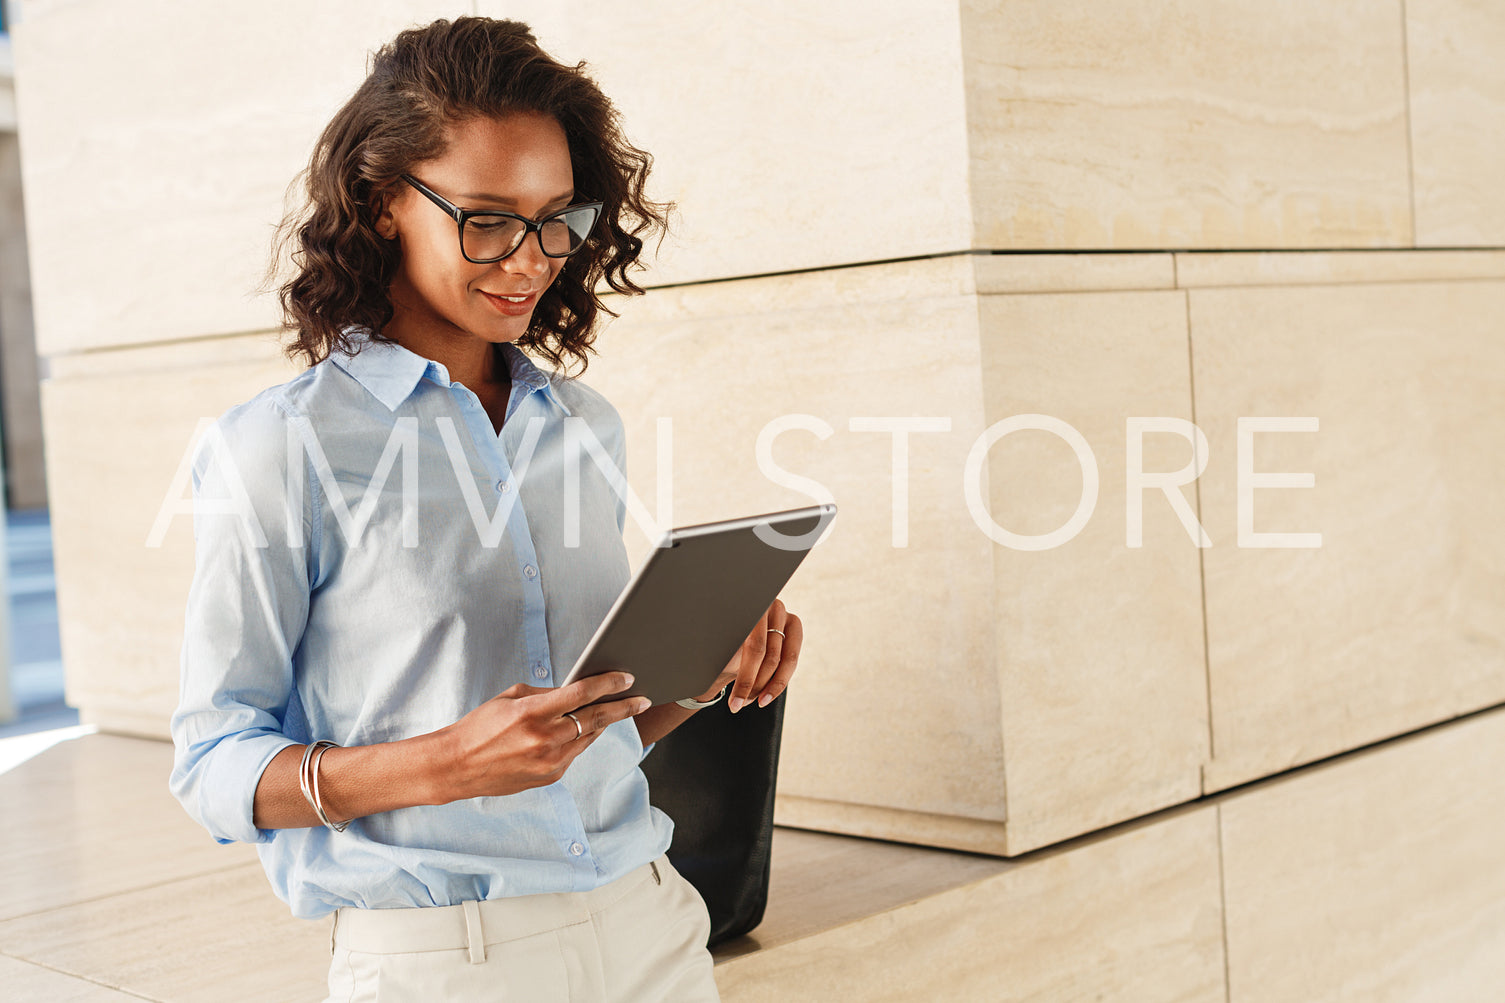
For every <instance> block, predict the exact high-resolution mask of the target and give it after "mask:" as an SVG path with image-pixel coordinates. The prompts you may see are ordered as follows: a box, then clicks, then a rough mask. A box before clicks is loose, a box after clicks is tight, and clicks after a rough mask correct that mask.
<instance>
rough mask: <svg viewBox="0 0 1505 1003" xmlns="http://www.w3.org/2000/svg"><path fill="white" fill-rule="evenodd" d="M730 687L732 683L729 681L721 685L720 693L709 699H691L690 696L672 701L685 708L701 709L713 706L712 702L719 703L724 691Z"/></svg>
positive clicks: (724, 694)
mask: <svg viewBox="0 0 1505 1003" xmlns="http://www.w3.org/2000/svg"><path fill="white" fill-rule="evenodd" d="M731 688H732V684H731V683H727V684H726V685H725V686H723V687H721V692H720V693H717V694H716V695H715V696H713V697H711V699H709V700H704V701H702V700H695V699H692V698H690V697H685V698H684V699H683V700H676V701H674V702H675V703H677V704H679V705H680V706H681V707H683V708H684V709H685V710H700V709H702V708H704V707H710V706H713V705H714V704H718V703H720V702H721V698H722V697H724V696H726V691H727V690H729V689H731Z"/></svg>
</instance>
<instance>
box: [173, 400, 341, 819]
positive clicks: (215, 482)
mask: <svg viewBox="0 0 1505 1003" xmlns="http://www.w3.org/2000/svg"><path fill="white" fill-rule="evenodd" d="M287 428H288V419H287V416H286V414H285V413H284V412H283V411H282V410H281V408H280V407H279V406H278V405H277V404H276V403H275V402H274V401H272V400H271V399H269V398H268V397H265V396H263V397H258V398H255V399H253V400H251V401H249V402H247V403H245V404H242V405H239V406H237V407H235V408H232V409H231V410H229V411H227V412H226V413H225V414H224V415H222V416H221V417H220V418H219V419H218V421H217V422H216V423H215V424H214V425H213V426H212V428H210V429H209V430H208V432H207V433H206V434H205V435H204V437H203V439H202V440H201V441H200V444H199V447H198V450H197V451H196V453H195V455H194V463H193V497H194V519H193V523H194V574H193V583H192V585H191V586H190V588H189V593H188V603H187V609H186V615H185V622H184V634H183V649H182V658H181V664H180V679H179V702H178V708H177V711H176V712H175V713H174V714H173V717H172V723H171V730H172V739H173V747H174V760H173V770H172V775H171V778H170V780H169V787H170V789H171V791H172V793H173V796H174V797H176V798H177V799H178V801H179V802H180V803H181V804H182V805H183V807H184V809H185V810H187V812H188V814H189V815H190V816H192V817H193V818H194V819H195V820H196V821H197V822H198V823H199V824H200V825H202V826H203V827H204V828H205V829H207V830H208V831H209V833H210V835H212V836H213V837H214V838H215V839H216V840H217V841H218V842H220V843H230V842H236V841H240V842H265V841H266V840H268V839H270V838H271V835H272V831H271V830H264V829H257V828H256V826H255V823H254V822H253V821H252V818H253V804H254V801H255V795H256V787H257V784H258V782H259V781H260V779H261V774H262V772H263V771H264V770H265V769H266V767H267V764H268V763H270V762H271V760H272V757H274V756H275V755H277V753H278V752H280V751H281V750H282V749H284V748H286V747H287V746H289V745H294V744H297V743H296V742H295V741H294V739H292V738H289V737H288V736H287V735H286V734H284V733H283V722H284V720H285V719H286V716H287V710H288V704H289V700H290V699H291V698H292V695H293V692H294V679H293V653H294V652H295V651H296V650H297V647H298V643H299V641H300V640H301V638H302V636H303V629H304V626H305V624H306V623H307V620H308V605H309V593H310V585H309V583H310V574H309V569H310V568H311V567H313V566H314V565H313V564H312V563H311V557H310V555H311V554H312V552H313V551H314V549H315V547H316V539H315V538H314V535H315V534H316V533H317V531H318V526H317V519H316V518H315V510H314V508H313V506H312V504H311V503H310V501H309V496H308V490H307V487H308V479H307V477H306V476H304V477H301V478H297V479H295V481H294V487H291V488H290V486H289V483H288V477H287V471H288V466H289V464H290V463H295V464H299V466H300V468H301V467H302V465H303V463H304V461H305V454H304V453H303V452H301V451H297V450H290V449H289V446H288V436H287ZM298 472H299V473H300V474H306V471H304V470H302V469H300V470H299V471H298ZM299 480H301V482H302V486H303V487H302V490H296V493H295V489H296V486H297V484H298V481H299ZM290 526H291V530H290V529H289V527H290Z"/></svg>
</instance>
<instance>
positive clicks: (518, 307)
mask: <svg viewBox="0 0 1505 1003" xmlns="http://www.w3.org/2000/svg"><path fill="white" fill-rule="evenodd" d="M481 295H482V296H485V297H486V302H488V303H490V304H491V305H492V306H494V307H496V308H497V309H498V310H500V311H501V312H502V313H504V314H506V315H507V316H509V317H521V316H522V315H524V314H526V313H530V312H531V311H532V310H533V304H534V302H535V301H536V300H537V299H538V293H536V292H531V293H525V294H523V295H521V296H506V295H499V294H497V293H488V292H486V291H485V290H484V289H483V290H481Z"/></svg>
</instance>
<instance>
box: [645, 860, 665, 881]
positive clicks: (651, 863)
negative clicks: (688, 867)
mask: <svg viewBox="0 0 1505 1003" xmlns="http://www.w3.org/2000/svg"><path fill="white" fill-rule="evenodd" d="M648 866H649V867H651V868H653V883H654V884H656V885H661V884H663V883H664V879H663V878H661V877H659V876H658V861H657V860H650V861H648Z"/></svg>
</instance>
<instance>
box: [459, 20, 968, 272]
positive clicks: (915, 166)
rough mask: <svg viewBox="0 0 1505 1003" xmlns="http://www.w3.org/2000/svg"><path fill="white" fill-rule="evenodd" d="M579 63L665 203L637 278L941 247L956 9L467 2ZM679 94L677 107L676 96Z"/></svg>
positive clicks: (961, 165) (818, 263) (951, 207)
mask: <svg viewBox="0 0 1505 1003" xmlns="http://www.w3.org/2000/svg"><path fill="white" fill-rule="evenodd" d="M476 13H478V14H485V15H489V16H492V17H514V18H519V19H521V20H523V21H526V22H528V23H529V24H530V25H532V26H533V28H534V30H535V31H536V33H537V34H538V37H539V41H540V42H541V43H542V44H543V46H544V47H545V48H546V49H548V50H549V51H550V52H551V53H553V54H554V55H555V56H556V57H557V58H559V59H561V60H563V61H565V62H574V61H576V60H585V61H587V62H588V63H589V64H590V72H591V73H592V75H593V76H595V77H596V79H597V80H598V81H599V82H600V83H601V86H602V89H603V90H604V91H605V93H606V94H607V96H608V97H610V98H611V99H612V101H613V102H614V103H615V104H616V105H617V106H618V107H619V108H620V109H621V111H622V114H623V119H624V123H625V127H626V132H627V135H628V138H629V139H631V140H632V141H633V142H634V143H635V144H637V145H638V146H641V147H643V148H644V149H646V150H648V151H649V152H650V153H652V154H653V156H654V160H655V167H654V172H655V181H654V182H653V184H652V186H651V189H652V192H651V193H653V194H655V195H656V197H658V198H661V199H662V198H667V199H673V200H674V201H676V202H677V203H678V204H679V215H678V219H677V221H676V226H675V232H674V233H673V235H672V236H671V237H670V238H669V239H668V240H666V241H665V243H664V245H663V249H662V253H661V254H660V256H659V260H658V263H657V264H656V265H655V267H654V269H653V271H652V272H651V273H649V275H648V276H647V281H648V282H650V283H652V284H653V285H662V284H666V283H673V282H683V281H690V280H703V279H708V278H718V279H719V278H731V277H736V276H745V275H760V274H767V273H770V272H784V271H792V270H796V269H803V268H815V267H823V266H829V265H837V264H854V263H862V262H873V261H883V260H887V259H892V258H902V257H911V256H914V255H921V254H935V253H940V252H948V251H959V250H962V249H964V248H966V247H967V246H968V240H969V236H970V224H969V213H970V207H969V203H968V192H967V129H966V104H965V100H964V97H963V92H962V66H961V41H960V32H961V28H960V25H959V21H958V19H959V16H960V14H959V9H958V6H957V3H956V0H906V2H905V3H898V4H874V3H868V2H865V0H823V2H821V3H808V2H803V0H763V2H760V3H756V4H728V3H718V4H706V3H697V2H695V0H639V2H637V3H632V4H615V5H603V4H600V3H597V2H591V0H477V3H476ZM691 96H693V99H691Z"/></svg>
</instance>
